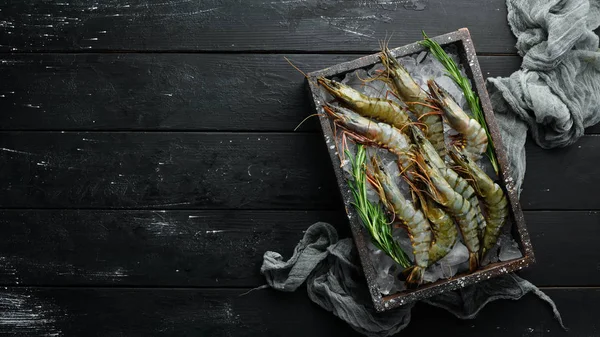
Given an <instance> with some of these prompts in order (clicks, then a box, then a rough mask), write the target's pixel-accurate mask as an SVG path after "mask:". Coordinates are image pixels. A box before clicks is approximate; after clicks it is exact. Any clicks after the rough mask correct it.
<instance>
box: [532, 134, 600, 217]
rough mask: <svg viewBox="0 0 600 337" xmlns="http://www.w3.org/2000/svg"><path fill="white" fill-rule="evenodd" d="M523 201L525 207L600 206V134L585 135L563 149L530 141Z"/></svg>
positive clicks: (582, 208)
mask: <svg viewBox="0 0 600 337" xmlns="http://www.w3.org/2000/svg"><path fill="white" fill-rule="evenodd" d="M526 146H527V172H526V174H525V182H524V186H523V188H524V189H523V192H522V194H521V203H522V206H523V208H524V209H538V210H540V209H544V210H565V209H577V210H590V209H594V210H597V209H600V202H598V198H594V197H592V196H593V195H596V189H595V187H596V186H599V185H598V184H600V181H598V177H600V167H599V166H598V163H600V151H598V149H599V148H600V137H598V136H597V135H589V136H584V137H582V138H581V139H579V140H578V141H577V143H575V144H573V145H571V146H569V147H566V148H561V149H554V150H543V149H541V148H540V147H538V146H537V145H535V144H534V143H533V141H531V140H530V141H529V142H528V144H527V145H526Z"/></svg>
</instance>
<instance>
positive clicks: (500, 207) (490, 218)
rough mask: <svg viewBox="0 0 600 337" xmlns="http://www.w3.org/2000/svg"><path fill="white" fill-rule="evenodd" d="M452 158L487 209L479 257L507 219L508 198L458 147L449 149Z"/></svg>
mask: <svg viewBox="0 0 600 337" xmlns="http://www.w3.org/2000/svg"><path fill="white" fill-rule="evenodd" d="M450 156H451V157H452V160H454V162H455V163H456V164H457V165H459V166H460V167H461V168H462V170H461V171H459V172H463V174H464V175H465V176H468V177H469V178H470V179H472V181H473V186H474V187H475V191H476V192H477V194H478V195H479V196H480V197H481V198H482V200H483V204H484V206H485V208H486V210H487V217H486V222H487V226H486V227H485V231H484V232H483V235H482V238H483V244H482V245H481V256H480V257H481V258H482V259H483V258H484V257H485V255H486V254H487V252H488V251H489V250H490V249H492V248H493V247H494V245H495V244H496V241H498V236H499V235H500V230H501V229H502V227H503V226H504V224H505V223H506V220H507V219H508V200H507V198H506V194H505V193H504V191H503V190H502V187H500V185H498V184H496V183H495V182H494V181H493V180H492V179H491V178H490V177H489V176H488V175H487V174H485V172H484V171H483V170H482V169H481V168H479V166H477V165H476V164H475V163H474V162H472V161H471V160H470V159H469V158H468V157H467V155H466V154H464V153H461V152H460V151H459V150H458V148H456V147H454V148H452V149H450Z"/></svg>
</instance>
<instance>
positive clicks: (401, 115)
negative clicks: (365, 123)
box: [317, 77, 410, 129]
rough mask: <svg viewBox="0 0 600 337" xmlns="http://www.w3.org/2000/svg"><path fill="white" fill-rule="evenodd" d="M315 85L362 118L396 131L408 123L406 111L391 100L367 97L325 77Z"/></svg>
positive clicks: (318, 79)
mask: <svg viewBox="0 0 600 337" xmlns="http://www.w3.org/2000/svg"><path fill="white" fill-rule="evenodd" d="M317 83H319V84H320V85H321V86H322V87H323V88H325V90H327V92H329V93H330V94H331V95H332V96H333V97H335V98H336V99H337V100H338V101H339V102H340V103H341V104H342V105H343V106H345V107H346V108H349V109H352V110H353V111H355V112H356V113H358V114H359V115H361V116H363V117H369V118H374V119H377V120H379V121H381V122H385V123H387V124H390V125H392V126H395V127H396V128H398V129H403V128H404V127H405V126H406V125H407V124H408V123H409V122H410V118H409V116H408V113H407V111H406V109H405V108H404V107H402V106H400V105H399V104H397V103H396V102H394V101H392V100H389V99H384V98H376V97H369V96H367V95H365V94H363V93H361V92H360V91H358V90H356V89H354V88H352V87H350V86H348V85H345V84H343V83H340V82H336V81H333V80H330V79H327V78H325V77H319V78H317Z"/></svg>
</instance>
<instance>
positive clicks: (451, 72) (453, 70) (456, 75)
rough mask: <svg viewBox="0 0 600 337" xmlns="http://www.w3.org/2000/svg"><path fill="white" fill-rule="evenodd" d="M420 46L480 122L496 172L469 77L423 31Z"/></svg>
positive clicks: (480, 110)
mask: <svg viewBox="0 0 600 337" xmlns="http://www.w3.org/2000/svg"><path fill="white" fill-rule="evenodd" d="M419 43H420V44H421V45H422V46H425V47H427V48H428V49H429V52H431V54H433V56H434V57H435V58H436V59H437V60H438V61H440V63H441V64H442V65H443V66H444V68H446V75H447V76H448V77H450V78H451V79H452V80H453V81H454V82H455V83H456V84H457V85H458V86H459V87H460V89H461V90H462V91H463V93H464V95H465V99H466V100H467V103H468V104H469V108H471V112H472V113H473V116H474V117H475V120H476V121H477V122H479V124H481V126H482V127H483V129H484V130H485V134H486V135H487V138H488V146H487V149H486V151H485V152H486V155H487V156H488V158H489V159H490V162H491V163H492V166H493V167H494V171H496V174H498V161H497V159H496V155H495V153H494V141H493V139H492V136H491V135H490V131H489V130H488V126H487V123H486V121H485V116H484V115H483V111H482V109H481V104H480V102H479V97H477V95H476V94H475V92H474V91H473V90H472V89H471V84H470V83H469V79H468V78H466V77H464V76H462V74H461V73H460V70H459V69H458V66H457V65H456V63H455V62H454V60H453V59H451V58H450V56H448V54H446V52H445V51H444V49H442V47H441V46H440V45H439V44H438V43H437V42H435V41H433V40H432V39H430V38H429V37H428V36H427V34H425V32H423V41H421V42H419Z"/></svg>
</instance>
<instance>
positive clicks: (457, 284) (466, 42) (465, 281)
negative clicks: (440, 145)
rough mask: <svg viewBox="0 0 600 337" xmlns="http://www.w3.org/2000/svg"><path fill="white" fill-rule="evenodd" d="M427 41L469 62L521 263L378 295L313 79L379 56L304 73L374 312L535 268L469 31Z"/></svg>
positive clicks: (406, 51) (400, 52)
mask: <svg viewBox="0 0 600 337" xmlns="http://www.w3.org/2000/svg"><path fill="white" fill-rule="evenodd" d="M431 39H432V40H435V41H437V42H438V43H439V44H440V45H442V47H443V46H445V45H449V44H459V48H461V47H462V50H459V53H460V54H461V61H466V62H467V64H465V65H464V66H465V70H466V72H467V75H470V76H469V77H470V79H471V80H472V82H473V85H474V88H473V89H474V90H475V91H476V93H477V95H478V96H479V99H480V102H481V106H482V109H483V113H484V117H485V120H486V122H487V124H488V128H489V130H490V134H491V137H492V139H493V140H494V144H495V150H496V157H497V159H498V163H499V166H500V174H499V181H501V182H502V184H503V185H504V186H503V187H504V189H505V192H507V195H508V199H509V204H510V208H511V216H512V217H513V223H514V227H515V228H516V232H517V234H518V239H519V241H520V242H519V244H520V248H521V251H522V252H523V256H522V257H521V258H519V259H514V260H509V261H505V262H498V263H494V264H492V265H488V266H486V267H484V268H483V269H479V270H477V271H475V272H474V273H471V274H467V275H460V276H458V277H453V278H451V279H446V280H442V281H437V282H434V283H431V284H428V285H425V286H422V287H419V288H417V289H415V290H412V291H410V292H406V293H397V294H393V295H388V296H383V295H382V294H381V293H380V292H379V288H378V286H377V284H376V282H375V281H376V276H375V275H376V271H375V268H374V266H373V264H372V262H371V260H370V258H369V256H368V251H367V250H368V248H367V240H369V234H368V233H367V231H366V229H364V227H363V226H362V223H361V220H360V219H359V218H358V215H357V214H356V212H354V209H353V207H352V205H351V204H350V200H352V196H351V193H350V191H349V190H348V188H347V183H346V180H345V178H344V173H343V171H342V169H341V167H340V166H341V163H340V161H339V157H338V156H337V153H336V151H337V149H336V148H333V149H332V148H330V146H329V144H328V143H329V142H330V141H333V142H335V137H334V135H333V130H332V128H331V124H330V121H329V119H328V118H327V117H326V116H325V114H324V111H323V108H322V102H321V101H320V96H319V95H318V92H319V91H318V90H319V89H318V88H317V87H316V85H315V83H316V77H318V76H324V77H329V76H334V75H338V74H342V73H346V72H349V71H353V70H356V69H359V68H364V67H367V66H372V65H374V64H376V63H379V61H380V60H379V53H375V54H371V55H367V56H364V57H360V58H357V59H354V60H351V61H347V62H343V63H339V64H336V65H333V66H331V67H327V68H324V69H321V70H318V71H314V72H311V73H308V74H307V78H306V81H307V82H308V87H309V90H310V94H311V97H312V100H311V103H312V104H313V108H315V110H316V112H317V113H318V114H319V121H320V125H321V130H322V134H323V137H324V139H325V142H326V146H327V151H328V152H329V155H330V158H331V163H332V165H333V166H334V170H335V174H336V179H337V182H338V187H339V189H340V192H341V194H342V199H343V201H344V206H345V209H346V214H347V216H348V219H349V222H350V227H351V230H352V236H353V237H354V241H355V243H356V246H357V249H358V253H359V257H360V261H361V265H362V267H363V272H364V275H365V277H366V280H367V284H368V287H369V292H370V294H371V298H372V300H373V304H374V307H375V309H376V310H377V311H378V312H382V311H386V310H390V309H393V308H396V307H399V306H401V305H405V304H408V303H412V302H415V301H418V300H421V299H425V298H428V297H432V296H435V295H438V294H440V293H442V292H445V291H449V290H455V289H459V288H463V287H466V286H468V285H472V284H475V283H478V282H481V281H483V280H487V279H490V278H492V277H497V276H500V275H504V274H508V273H510V272H513V271H516V270H520V269H522V268H525V267H527V266H529V265H531V264H533V263H534V262H535V256H534V253H533V249H532V246H531V240H530V237H529V233H528V232H527V228H526V225H525V219H524V216H523V211H522V209H521V205H520V203H519V200H518V193H517V191H516V188H515V185H514V183H513V181H512V178H510V177H511V174H510V165H508V163H509V162H508V157H507V154H506V150H505V148H504V143H503V142H502V136H501V134H500V130H499V127H498V124H497V122H496V119H495V116H494V112H493V109H492V104H491V101H490V98H489V95H488V92H487V90H486V87H485V81H484V79H483V74H482V72H481V68H480V66H479V62H478V60H477V56H476V53H475V47H474V45H473V42H472V39H471V35H470V33H469V30H468V29H467V28H461V29H458V30H457V31H453V32H450V33H447V34H443V35H439V36H436V37H432V38H431ZM424 50H426V48H425V47H423V46H421V45H420V44H419V43H418V42H414V43H411V44H408V45H405V46H402V47H398V48H394V49H392V50H391V52H392V55H394V56H395V57H399V56H405V55H411V54H414V53H418V52H421V51H424ZM461 52H462V53H461ZM465 58H466V59H465ZM336 164H337V165H336Z"/></svg>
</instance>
